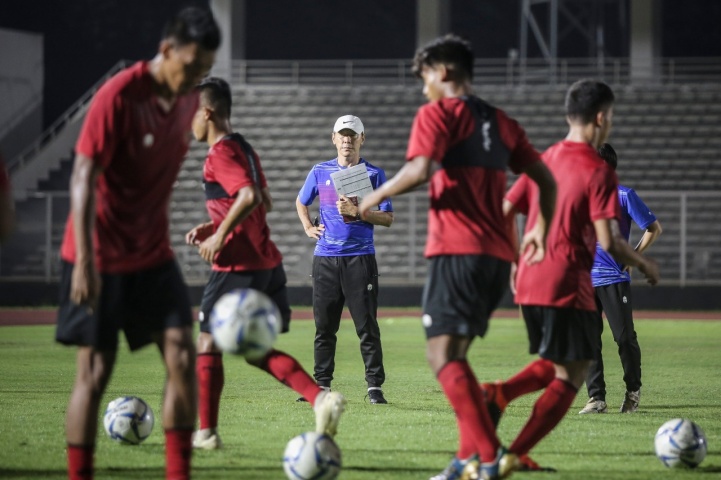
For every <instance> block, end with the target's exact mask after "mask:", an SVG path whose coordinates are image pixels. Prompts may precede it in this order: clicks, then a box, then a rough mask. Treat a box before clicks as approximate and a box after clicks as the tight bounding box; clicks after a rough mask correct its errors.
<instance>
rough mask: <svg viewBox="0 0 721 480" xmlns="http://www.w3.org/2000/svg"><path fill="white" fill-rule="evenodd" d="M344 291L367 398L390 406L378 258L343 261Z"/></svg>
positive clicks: (352, 258) (365, 257)
mask: <svg viewBox="0 0 721 480" xmlns="http://www.w3.org/2000/svg"><path fill="white" fill-rule="evenodd" d="M341 262H342V263H341V287H342V289H343V294H344V296H345V298H346V304H347V305H348V310H349V311H350V314H351V317H353V323H354V324H355V331H356V335H358V339H359V340H360V352H361V356H362V357H363V363H364V365H365V380H366V384H367V386H368V397H369V399H370V403H372V404H386V403H388V402H387V401H386V399H385V397H384V396H383V390H381V387H382V386H383V382H385V379H386V374H385V369H384V368H383V347H382V345H381V330H380V327H379V326H378V316H377V315H378V265H377V264H376V258H375V255H358V256H355V257H341Z"/></svg>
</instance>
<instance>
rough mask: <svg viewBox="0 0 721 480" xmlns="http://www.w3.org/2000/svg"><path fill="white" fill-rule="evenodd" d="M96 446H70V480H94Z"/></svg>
mask: <svg viewBox="0 0 721 480" xmlns="http://www.w3.org/2000/svg"><path fill="white" fill-rule="evenodd" d="M94 453H95V445H70V444H68V479H69V480H92V478H93V454H94Z"/></svg>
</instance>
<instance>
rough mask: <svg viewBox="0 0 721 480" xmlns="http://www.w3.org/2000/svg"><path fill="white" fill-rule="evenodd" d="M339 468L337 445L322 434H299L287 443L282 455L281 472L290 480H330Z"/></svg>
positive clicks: (339, 460)
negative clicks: (283, 471)
mask: <svg viewBox="0 0 721 480" xmlns="http://www.w3.org/2000/svg"><path fill="white" fill-rule="evenodd" d="M340 467H341V455H340V449H339V448H338V445H336V443H335V442H334V441H333V439H332V438H331V437H329V436H328V435H324V434H322V433H316V432H306V433H301V434H300V435H298V436H297V437H294V438H293V439H291V441H290V442H288V445H287V446H286V447H285V453H283V470H285V474H286V476H287V477H288V478H289V479H290V480H332V479H334V478H336V477H337V476H338V473H340Z"/></svg>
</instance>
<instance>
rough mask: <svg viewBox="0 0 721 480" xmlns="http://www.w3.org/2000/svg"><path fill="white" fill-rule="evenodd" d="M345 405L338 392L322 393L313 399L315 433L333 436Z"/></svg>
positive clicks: (342, 397)
mask: <svg viewBox="0 0 721 480" xmlns="http://www.w3.org/2000/svg"><path fill="white" fill-rule="evenodd" d="M346 403H347V401H346V399H345V397H344V396H343V395H341V394H340V393H338V392H329V391H326V390H324V391H322V392H320V393H319V394H318V397H317V398H316V399H315V405H314V406H313V410H315V431H316V432H318V433H324V434H326V435H328V436H331V437H332V436H334V435H335V434H336V432H337V431H338V422H339V421H340V416H341V415H342V414H343V411H344V410H345V404H346Z"/></svg>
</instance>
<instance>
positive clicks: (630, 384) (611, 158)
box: [578, 143, 661, 414]
mask: <svg viewBox="0 0 721 480" xmlns="http://www.w3.org/2000/svg"><path fill="white" fill-rule="evenodd" d="M598 154H599V155H600V156H601V158H603V160H604V161H605V162H606V163H608V164H609V165H611V167H612V168H613V169H614V170H616V166H617V165H618V156H617V155H616V151H615V150H614V149H613V147H612V146H611V145H610V144H608V143H604V144H603V145H601V147H600V148H599V149H598ZM618 200H619V202H620V203H621V218H620V220H619V222H618V226H619V228H620V230H621V235H623V237H624V238H625V239H626V241H628V240H629V238H630V235H631V222H635V223H636V225H638V226H639V227H640V228H641V229H642V230H645V231H644V232H643V236H642V237H641V240H640V241H639V242H638V244H637V245H636V247H635V248H634V250H636V251H637V252H638V253H643V252H644V251H645V250H646V249H647V248H648V247H650V246H651V244H652V243H653V242H655V241H656V239H657V238H658V236H659V235H661V224H660V223H659V221H658V220H657V219H656V216H655V215H654V214H653V213H652V212H651V210H650V209H649V208H648V207H647V206H646V204H645V203H643V200H641V198H640V197H639V196H638V194H637V193H636V192H635V191H634V190H633V189H632V188H628V187H624V186H623V185H619V186H618ZM630 270H631V269H630V268H629V267H627V266H625V265H623V264H621V263H618V262H617V261H616V260H614V258H613V257H611V256H610V255H609V254H608V253H607V252H606V251H605V250H603V248H601V246H600V245H598V244H596V259H595V260H594V262H593V268H592V269H591V280H592V281H593V288H594V290H595V291H596V306H597V307H598V312H599V318H598V321H599V322H600V329H599V330H600V331H601V332H602V331H603V318H602V317H601V314H602V313H603V312H606V318H607V319H608V325H609V326H610V327H611V332H612V333H613V340H614V341H615V342H616V345H617V346H618V355H619V357H621V366H622V367H623V382H624V383H625V384H626V393H625V394H624V397H623V403H621V409H620V412H621V413H632V412H635V411H636V410H637V409H638V403H639V401H640V398H641V347H640V346H639V345H638V338H637V336H636V329H635V327H634V325H633V306H632V304H631V272H630ZM599 333H600V332H599ZM602 347H603V344H602V341H601V336H600V335H599V337H598V344H597V349H596V359H595V360H596V361H595V362H594V363H593V364H591V367H590V368H589V371H588V377H586V388H587V389H588V397H589V399H588V403H586V406H585V407H583V410H581V411H580V412H578V413H581V414H586V413H606V411H607V409H608V407H607V405H606V382H605V380H604V377H603V353H602Z"/></svg>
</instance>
